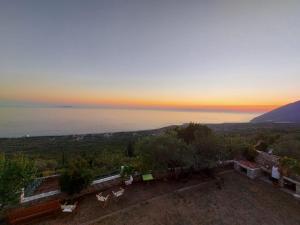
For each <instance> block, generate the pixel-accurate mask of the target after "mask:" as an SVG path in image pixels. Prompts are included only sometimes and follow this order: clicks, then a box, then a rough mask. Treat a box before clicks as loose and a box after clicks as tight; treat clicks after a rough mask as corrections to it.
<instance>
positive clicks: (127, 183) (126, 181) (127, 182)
mask: <svg viewBox="0 0 300 225" xmlns="http://www.w3.org/2000/svg"><path fill="white" fill-rule="evenodd" d="M132 182H133V177H132V176H131V175H130V178H129V180H125V185H127V186H128V185H131V184H132Z"/></svg>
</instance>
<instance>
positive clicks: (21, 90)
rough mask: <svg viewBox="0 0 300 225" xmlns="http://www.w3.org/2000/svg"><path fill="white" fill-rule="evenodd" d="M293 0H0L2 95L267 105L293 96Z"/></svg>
mask: <svg viewBox="0 0 300 225" xmlns="http://www.w3.org/2000/svg"><path fill="white" fill-rule="evenodd" d="M299 12H300V1H291V0H282V1H278V0H269V1H265V0H259V1H256V0H251V1H243V0H219V1H217V0H209V1H208V0H203V1H201V0H197V1H191V0H185V1H183V0H182V1H176V0H170V1H169V0H147V1H146V0H119V1H114V0H107V1H105V0H102V1H101V0H95V1H92V0H85V1H77V0H51V1H41V0H23V1H17V0H7V1H6V0H0V104H21V103H22V104H23V103H24V104H55V105H57V104H59V105H60V104H62V105H82V106H98V105H101V106H108V107H136V108H168V109H196V110H198V109H200V110H207V109H208V110H222V109H224V110H227V109H232V110H237V111H267V110H270V109H272V108H274V107H276V106H279V105H283V104H287V103H290V102H293V101H297V100H299V99H300V91H299V90H300V41H299V40H300V13H299Z"/></svg>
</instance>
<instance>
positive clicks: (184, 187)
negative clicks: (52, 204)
mask: <svg viewBox="0 0 300 225" xmlns="http://www.w3.org/2000/svg"><path fill="white" fill-rule="evenodd" d="M223 177H224V179H225V185H224V187H223V188H222V189H221V190H219V189H217V187H216V185H215V181H212V180H206V181H205V180H203V179H196V178H195V177H193V178H192V179H191V180H189V181H188V182H175V181H173V182H157V183H154V184H149V185H145V184H143V185H142V184H136V185H132V186H130V187H129V188H128V189H127V190H126V192H125V196H124V198H123V199H121V200H120V201H119V202H114V201H112V202H111V203H110V204H109V205H108V207H107V208H106V209H102V208H101V207H100V206H99V203H98V202H97V201H96V198H95V196H88V197H87V198H85V199H84V200H83V201H82V202H80V207H79V209H78V211H77V213H75V214H71V215H65V214H60V215H58V216H56V217H54V218H53V217H52V218H49V219H48V220H47V221H43V222H40V223H37V224H43V225H48V224H49V225H50V224H56V225H57V224H84V225H88V224H92V225H196V224H197V225H219V224H220V225H221V224H222V225H258V224H259V225H298V224H300V201H298V200H296V199H294V198H293V197H292V196H290V195H288V194H286V193H284V192H282V191H280V190H278V189H277V188H275V187H273V186H271V185H270V184H266V183H264V182H262V181H253V180H250V179H248V178H247V177H245V176H243V175H241V174H238V173H235V172H230V173H226V174H224V175H223Z"/></svg>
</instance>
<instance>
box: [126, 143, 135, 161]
mask: <svg viewBox="0 0 300 225" xmlns="http://www.w3.org/2000/svg"><path fill="white" fill-rule="evenodd" d="M126 156H127V157H133V156H134V147H133V143H132V141H129V142H128V145H127V147H126Z"/></svg>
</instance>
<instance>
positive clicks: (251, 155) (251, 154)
mask: <svg viewBox="0 0 300 225" xmlns="http://www.w3.org/2000/svg"><path fill="white" fill-rule="evenodd" d="M257 155H258V152H257V151H256V150H254V149H253V148H245V149H244V151H243V156H244V157H245V158H246V159H247V160H248V161H251V162H253V161H254V160H255V158H256V156H257Z"/></svg>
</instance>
